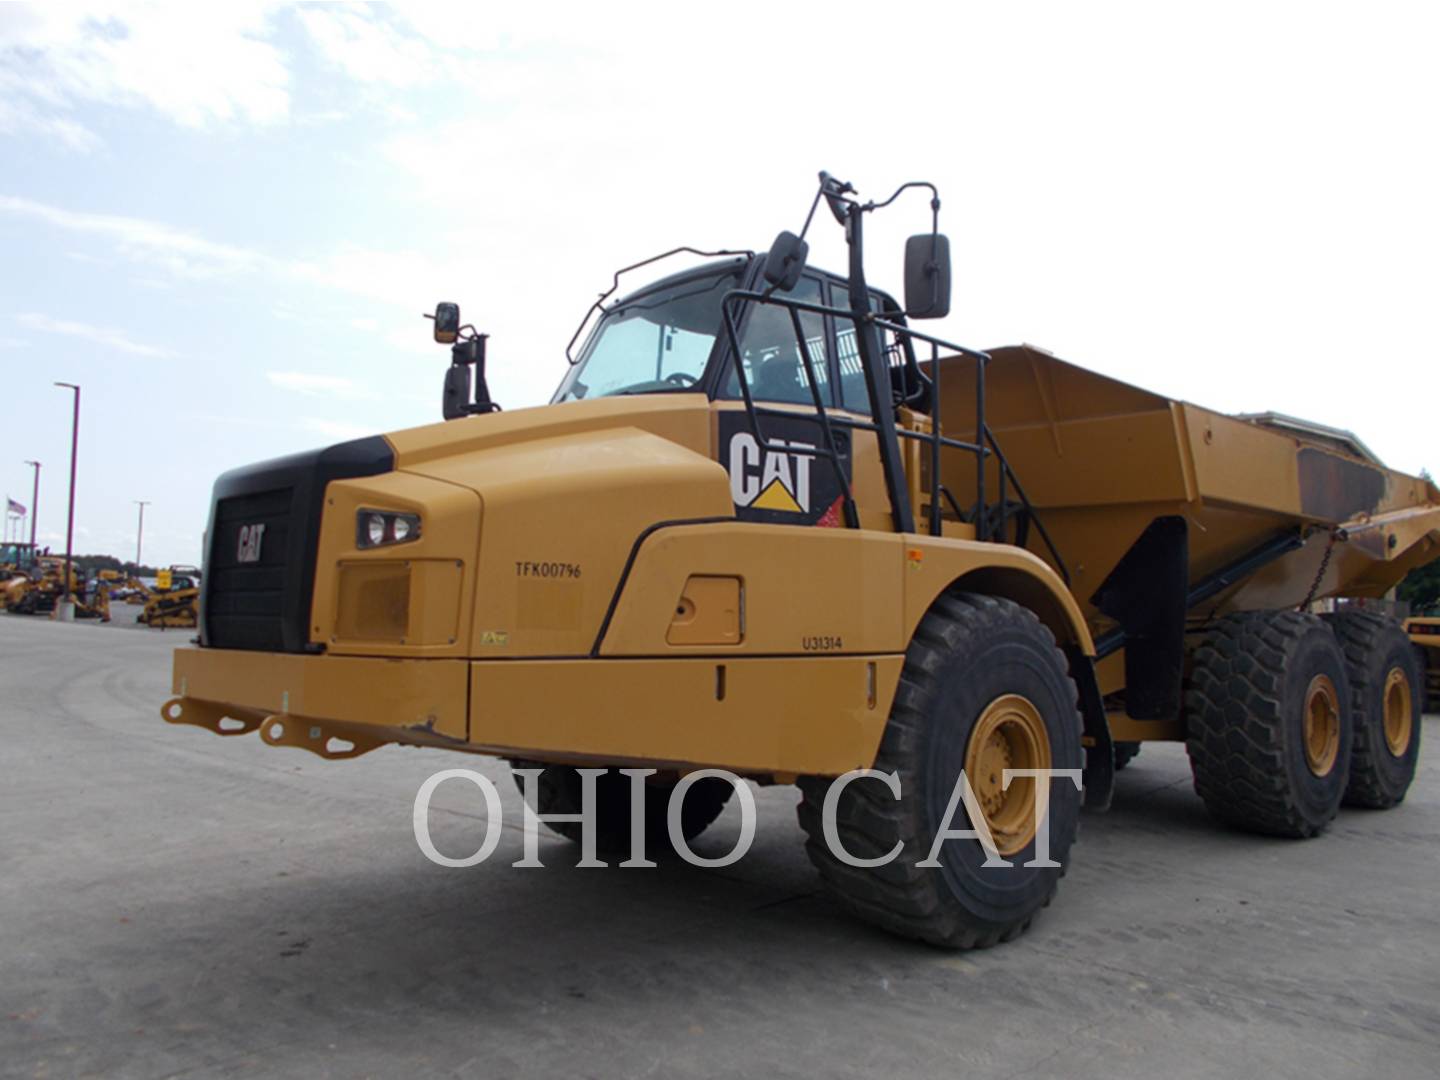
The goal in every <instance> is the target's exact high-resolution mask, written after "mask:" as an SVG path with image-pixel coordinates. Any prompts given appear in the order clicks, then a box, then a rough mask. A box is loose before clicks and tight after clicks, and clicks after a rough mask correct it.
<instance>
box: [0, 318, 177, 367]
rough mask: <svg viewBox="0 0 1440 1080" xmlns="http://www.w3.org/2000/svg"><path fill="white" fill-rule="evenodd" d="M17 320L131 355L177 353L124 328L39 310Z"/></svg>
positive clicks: (161, 357)
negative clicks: (54, 316)
mask: <svg viewBox="0 0 1440 1080" xmlns="http://www.w3.org/2000/svg"><path fill="white" fill-rule="evenodd" d="M15 321H16V322H18V323H19V324H20V325H21V326H24V327H27V328H28V329H31V330H39V331H40V332H42V333H46V334H62V335H64V336H66V337H78V338H84V339H85V340H87V341H91V342H94V343H95V344H97V345H106V346H109V347H110V348H112V349H118V350H119V351H120V352H124V353H129V354H130V355H131V356H149V357H153V358H156V359H166V358H168V357H172V356H174V355H175V353H174V352H173V351H171V350H170V349H164V348H161V347H160V346H158V345H146V344H144V343H143V342H139V341H135V340H133V339H131V338H130V337H128V336H126V334H125V332H124V331H123V330H109V329H106V328H105V327H101V326H90V325H89V324H87V323H77V322H68V321H66V320H64V319H52V318H50V316H48V315H41V314H39V313H38V312H26V313H24V314H22V315H17V316H15Z"/></svg>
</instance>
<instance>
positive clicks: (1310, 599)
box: [1295, 529, 1340, 611]
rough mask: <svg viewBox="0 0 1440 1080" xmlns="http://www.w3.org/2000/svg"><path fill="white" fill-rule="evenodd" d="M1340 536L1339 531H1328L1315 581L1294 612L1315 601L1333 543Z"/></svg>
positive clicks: (1331, 553) (1328, 562) (1333, 547)
mask: <svg viewBox="0 0 1440 1080" xmlns="http://www.w3.org/2000/svg"><path fill="white" fill-rule="evenodd" d="M1339 536H1340V530H1339V529H1331V530H1330V542H1329V543H1328V544H1326V545H1325V555H1324V557H1323V558H1322V559H1321V560H1320V569H1319V570H1317V571H1315V580H1314V581H1312V582H1311V583H1310V591H1309V592H1307V593H1306V594H1305V599H1304V600H1301V601H1300V606H1299V607H1297V608H1296V609H1295V610H1296V611H1304V610H1305V609H1306V608H1308V607H1309V606H1310V604H1311V603H1312V602H1313V601H1314V599H1315V593H1316V592H1318V591H1319V589H1320V582H1321V580H1322V579H1323V578H1324V577H1325V571H1326V570H1327V569H1329V567H1330V556H1331V555H1333V554H1334V553H1335V541H1336V540H1337V539H1338V538H1339Z"/></svg>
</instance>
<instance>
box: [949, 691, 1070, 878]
mask: <svg viewBox="0 0 1440 1080" xmlns="http://www.w3.org/2000/svg"><path fill="white" fill-rule="evenodd" d="M1048 768H1050V736H1049V735H1048V734H1046V731H1045V721H1044V720H1043V719H1042V718H1041V716H1040V710H1039V709H1037V708H1035V706H1034V705H1033V704H1032V703H1031V702H1030V699H1029V698H1026V697H1022V696H1021V695H1019V694H1005V695H1003V696H1001V697H998V698H996V699H995V700H994V701H992V702H991V703H990V704H989V705H987V706H986V707H985V711H984V712H983V713H981V714H980V719H979V720H977V721H976V722H975V729H974V730H973V731H971V732H970V742H969V745H967V746H966V748H965V777H966V779H967V780H968V781H969V783H970V789H971V790H972V791H974V792H975V798H976V800H977V801H978V802H979V803H980V809H981V812H982V813H984V815H985V824H986V826H987V827H988V828H989V829H990V835H991V836H992V837H994V839H995V848H996V850H997V851H998V852H999V853H1000V854H1001V855H1014V854H1015V853H1016V852H1017V851H1021V850H1023V849H1024V847H1025V845H1026V844H1028V843H1030V841H1031V840H1033V839H1034V838H1035V792H1036V786H1035V785H1036V783H1037V781H1036V778H1035V777H1033V776H1017V777H1015V778H1014V779H1012V780H1011V781H1010V786H1009V787H1008V788H1007V787H1005V786H1004V784H1005V770H1006V769H1048Z"/></svg>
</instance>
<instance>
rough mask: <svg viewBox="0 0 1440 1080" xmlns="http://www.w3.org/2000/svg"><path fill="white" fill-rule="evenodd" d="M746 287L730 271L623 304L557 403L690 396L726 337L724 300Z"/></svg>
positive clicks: (608, 317)
mask: <svg viewBox="0 0 1440 1080" xmlns="http://www.w3.org/2000/svg"><path fill="white" fill-rule="evenodd" d="M739 285H740V271H739V269H738V268H737V269H731V268H726V269H725V270H719V271H716V272H714V273H710V274H699V275H695V276H691V277H687V278H685V279H684V280H683V281H678V282H675V283H673V284H667V285H661V286H659V287H658V288H654V289H650V290H649V291H647V292H642V293H639V294H637V295H635V296H630V297H626V298H625V299H624V300H621V301H620V302H619V303H617V304H616V305H615V306H614V307H612V308H610V310H609V311H607V312H606V313H605V314H604V315H603V316H602V317H601V319H600V323H599V325H598V326H596V328H595V332H594V333H593V334H591V336H590V340H589V341H588V342H586V345H585V349H584V351H583V352H581V354H580V359H579V360H578V361H576V363H575V366H574V367H573V368H571V369H570V373H569V374H568V375H567V376H566V377H565V381H564V382H563V383H561V384H560V392H559V393H558V394H557V395H556V398H555V400H556V401H579V400H581V399H582V398H597V397H610V396H614V395H618V394H653V393H661V392H664V391H673V390H688V389H690V388H691V387H693V386H694V385H695V384H696V383H698V382H699V381H700V377H701V376H702V375H703V374H704V373H705V366H706V364H708V363H709V362H710V353H711V350H712V349H713V348H714V346H715V339H716V338H717V337H719V336H720V334H721V332H722V330H723V323H722V321H721V315H720V301H721V299H722V298H723V297H724V296H725V294H726V293H727V292H729V291H730V290H731V289H734V288H738V287H739Z"/></svg>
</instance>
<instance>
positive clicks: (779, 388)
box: [722, 277, 834, 405]
mask: <svg viewBox="0 0 1440 1080" xmlns="http://www.w3.org/2000/svg"><path fill="white" fill-rule="evenodd" d="M775 295H776V296H777V297H782V298H786V299H793V300H801V301H804V302H805V303H809V304H824V302H825V301H824V298H823V294H822V292H821V285H820V281H819V280H818V279H816V278H812V277H802V278H801V279H800V282H799V284H797V285H796V286H795V288H794V289H793V290H791V291H790V292H786V293H776V294H775ZM796 314H797V315H798V316H799V318H800V329H801V331H802V332H803V333H804V335H805V348H806V351H807V352H809V354H810V360H811V362H812V365H813V367H814V370H815V377H816V379H817V381H818V385H819V389H820V400H821V401H822V402H824V403H825V404H826V405H833V404H834V395H833V393H832V388H831V386H830V371H829V365H828V362H827V350H826V348H825V320H824V317H823V316H821V315H817V314H815V313H814V312H810V311H801V312H797V313H796ZM740 363H742V364H744V365H745V379H746V382H747V383H748V384H749V386H750V394H751V396H752V397H753V398H755V400H757V401H779V402H790V403H793V404H797V405H813V404H814V399H813V398H812V397H811V394H810V381H809V376H808V375H807V374H806V370H805V364H804V359H803V356H802V354H801V352H800V346H799V342H797V340H796V338H795V325H794V322H793V321H792V319H791V315H790V310H789V309H788V308H784V307H779V306H777V305H774V304H752V305H751V307H750V313H749V319H748V321H747V322H746V324H745V329H744V330H743V331H742V332H741V335H740ZM722 396H724V397H727V398H738V397H740V396H741V394H740V383H739V380H738V379H737V378H736V377H735V372H734V371H733V370H732V371H731V372H730V375H729V378H728V379H727V380H726V384H725V390H724V393H723V395H722Z"/></svg>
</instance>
